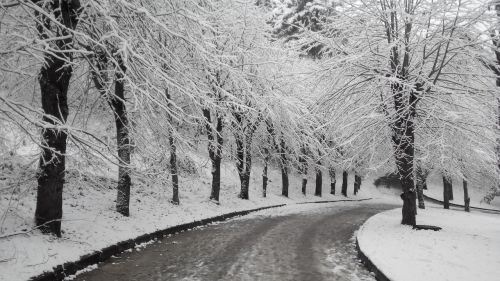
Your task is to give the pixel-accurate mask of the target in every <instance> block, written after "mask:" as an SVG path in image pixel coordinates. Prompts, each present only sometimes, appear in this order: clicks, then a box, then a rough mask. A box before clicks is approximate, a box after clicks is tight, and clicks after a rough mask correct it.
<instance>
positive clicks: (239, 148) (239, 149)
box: [236, 136, 252, 199]
mask: <svg viewBox="0 0 500 281" xmlns="http://www.w3.org/2000/svg"><path fill="white" fill-rule="evenodd" d="M250 149H251V143H250V140H248V139H246V140H244V139H243V138H242V137H241V136H240V137H236V167H237V169H238V175H239V178H240V184H241V189H240V195H239V197H240V198H241V199H248V198H249V193H248V190H249V185H250V172H251V168H252V155H251V152H250Z"/></svg>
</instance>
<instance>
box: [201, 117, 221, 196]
mask: <svg viewBox="0 0 500 281" xmlns="http://www.w3.org/2000/svg"><path fill="white" fill-rule="evenodd" d="M203 116H204V117H205V121H206V122H205V123H206V125H205V129H206V132H207V137H208V156H209V158H210V161H211V162H212V190H211V191H210V200H213V201H215V202H216V203H219V193H220V172H221V162H222V146H223V143H224V140H223V138H222V128H223V127H222V116H220V115H219V114H218V113H217V112H216V114H215V118H216V120H215V121H216V126H215V131H214V130H213V128H212V117H211V112H210V109H208V108H204V109H203Z"/></svg>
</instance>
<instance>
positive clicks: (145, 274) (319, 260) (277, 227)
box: [74, 201, 396, 281]
mask: <svg viewBox="0 0 500 281" xmlns="http://www.w3.org/2000/svg"><path fill="white" fill-rule="evenodd" d="M394 207H396V206H394V205H385V204H375V203H371V202H370V201H368V202H362V203H361V202H360V203H352V202H346V203H331V204H308V205H303V206H297V205H295V206H288V207H282V208H278V209H271V210H266V211H262V212H258V213H255V214H252V215H250V216H246V217H241V218H237V219H232V220H229V221H226V222H223V223H219V224H214V225H209V226H206V227H200V228H197V229H193V230H190V231H186V232H183V233H179V234H177V235H174V236H171V237H166V238H164V239H162V240H161V241H158V242H157V243H154V244H153V245H149V246H148V247H146V248H145V249H142V250H140V251H138V250H134V251H132V252H130V253H123V254H121V255H120V256H119V257H117V258H112V259H111V260H110V261H108V262H105V263H102V264H99V267H98V269H96V270H93V271H91V272H87V273H84V274H81V275H79V276H78V277H76V278H75V279H74V280H81V281H83V280H86V281H110V280H120V281H127V280H140V281H148V280H158V281H160V280H346V281H348V280H375V279H374V277H373V276H372V275H371V274H370V273H369V272H368V271H367V270H366V269H364V268H363V266H362V265H361V264H360V263H359V262H358V260H357V258H356V250H355V246H354V241H353V239H352V237H353V234H354V232H355V231H356V230H357V229H358V228H359V226H361V224H363V222H364V221H365V220H366V219H368V218H369V217H370V216H372V215H374V214H376V213H378V212H381V211H383V210H387V209H391V208H394Z"/></svg>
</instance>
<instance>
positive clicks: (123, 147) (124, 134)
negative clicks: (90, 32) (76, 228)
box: [91, 50, 132, 216]
mask: <svg viewBox="0 0 500 281" xmlns="http://www.w3.org/2000/svg"><path fill="white" fill-rule="evenodd" d="M94 51H95V50H94ZM95 52H96V57H95V58H94V64H95V65H93V68H92V70H91V71H92V78H93V80H94V84H95V86H96V88H97V89H98V90H99V92H100V94H101V95H103V96H104V97H105V98H106V100H107V102H108V104H109V106H110V107H111V110H112V111H113V117H114V119H115V128H116V145H117V153H118V161H119V166H118V185H117V198H116V211H117V212H118V213H120V214H122V215H124V216H129V214H130V211H129V205H130V186H131V179H130V154H131V151H132V148H131V146H130V135H129V128H128V126H129V121H128V117H127V108H126V106H125V81H124V74H125V72H126V67H125V65H124V63H123V60H122V59H121V57H120V56H116V57H115V60H116V62H117V63H118V68H119V70H118V71H117V72H116V73H115V93H114V95H111V94H109V92H108V90H107V88H106V86H105V85H106V83H107V82H108V81H107V80H106V74H105V72H106V71H107V70H106V66H107V63H108V61H109V60H108V58H107V56H106V54H104V53H102V52H98V51H95Z"/></svg>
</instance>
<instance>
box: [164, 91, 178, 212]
mask: <svg viewBox="0 0 500 281" xmlns="http://www.w3.org/2000/svg"><path fill="white" fill-rule="evenodd" d="M165 94H166V97H167V101H168V105H169V108H170V110H172V106H171V103H172V99H171V97H170V93H169V91H168V89H166V90H165ZM168 117H169V118H168V120H169V122H170V126H173V122H174V120H173V118H172V115H171V113H169V116H168ZM168 143H169V145H170V174H171V175H172V203H173V204H175V205H179V203H180V201H179V177H178V174H177V146H176V144H175V139H174V130H173V129H170V132H169V135H168Z"/></svg>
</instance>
